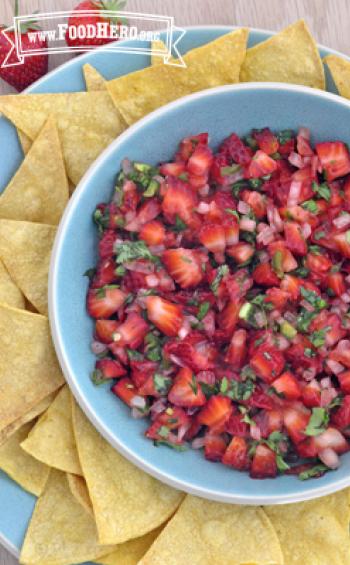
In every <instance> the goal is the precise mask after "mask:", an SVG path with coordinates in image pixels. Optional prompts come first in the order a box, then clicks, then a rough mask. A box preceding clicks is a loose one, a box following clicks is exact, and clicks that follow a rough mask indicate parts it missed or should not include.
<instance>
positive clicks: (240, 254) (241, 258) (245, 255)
mask: <svg viewBox="0 0 350 565" xmlns="http://www.w3.org/2000/svg"><path fill="white" fill-rule="evenodd" d="M226 253H227V255H229V256H230V257H232V258H233V259H234V260H235V261H236V262H237V263H238V264H239V265H241V264H242V263H246V262H247V261H249V259H251V258H252V257H253V255H254V253H255V248H254V247H253V245H251V244H250V243H244V242H241V243H237V245H232V247H229V248H228V249H227V250H226Z"/></svg>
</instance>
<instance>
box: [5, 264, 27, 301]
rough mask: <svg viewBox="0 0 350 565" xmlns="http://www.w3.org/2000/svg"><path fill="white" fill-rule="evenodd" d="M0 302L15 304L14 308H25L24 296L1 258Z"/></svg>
mask: <svg viewBox="0 0 350 565" xmlns="http://www.w3.org/2000/svg"><path fill="white" fill-rule="evenodd" d="M0 302H1V303H3V304H8V305H9V306H14V308H25V300H24V296H23V294H22V293H21V291H20V290H19V288H18V287H17V286H16V285H15V283H14V282H13V280H12V279H11V277H10V275H9V273H8V271H7V269H6V267H5V265H4V264H3V262H2V261H1V259H0Z"/></svg>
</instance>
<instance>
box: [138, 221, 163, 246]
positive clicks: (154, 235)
mask: <svg viewBox="0 0 350 565" xmlns="http://www.w3.org/2000/svg"><path fill="white" fill-rule="evenodd" d="M139 235H140V239H143V241H145V242H146V244H147V245H162V244H163V243H164V239H165V228H164V226H163V224H161V223H160V222H158V220H152V221H151V222H147V223H146V224H144V225H143V226H142V228H141V230H140V234H139Z"/></svg>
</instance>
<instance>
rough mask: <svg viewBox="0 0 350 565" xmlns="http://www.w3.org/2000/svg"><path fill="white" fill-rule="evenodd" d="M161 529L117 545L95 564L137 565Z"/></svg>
mask: <svg viewBox="0 0 350 565" xmlns="http://www.w3.org/2000/svg"><path fill="white" fill-rule="evenodd" d="M162 529H163V528H157V529H156V530H153V531H152V532H149V534H146V535H145V536H142V537H141V538H136V539H132V540H130V541H127V542H125V543H122V544H120V545H118V546H117V549H116V550H115V551H113V553H110V554H109V555H105V556H104V557H98V558H97V559H96V563H101V565H138V563H139V561H140V559H141V558H142V557H143V556H144V555H145V553H146V551H148V549H149V548H150V546H151V545H152V543H153V542H154V541H155V540H156V539H157V537H158V536H159V534H160V532H161V531H162ZM163 565H166V564H165V563H164V564H163ZM203 565H204V564H203Z"/></svg>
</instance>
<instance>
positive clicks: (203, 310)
mask: <svg viewBox="0 0 350 565" xmlns="http://www.w3.org/2000/svg"><path fill="white" fill-rule="evenodd" d="M209 309H210V302H203V304H201V305H200V307H199V309H198V312H197V319H198V320H199V321H200V322H201V321H202V320H203V318H205V316H206V315H207V314H208V312H209Z"/></svg>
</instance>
